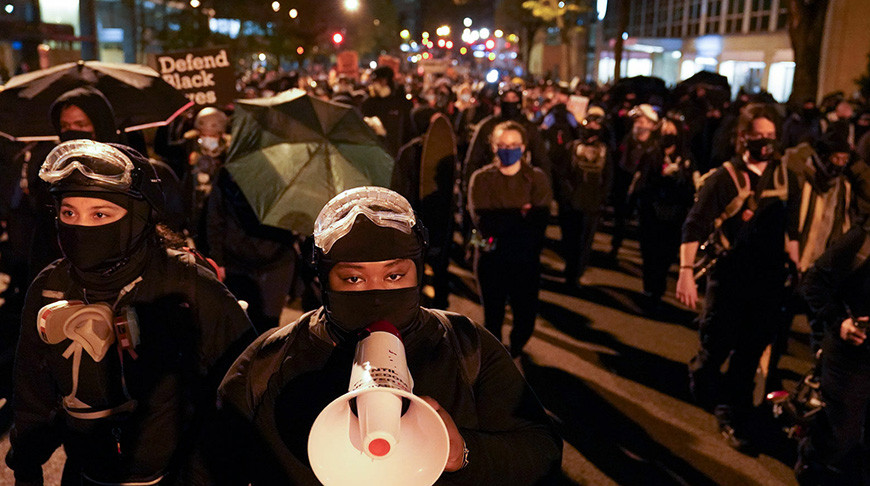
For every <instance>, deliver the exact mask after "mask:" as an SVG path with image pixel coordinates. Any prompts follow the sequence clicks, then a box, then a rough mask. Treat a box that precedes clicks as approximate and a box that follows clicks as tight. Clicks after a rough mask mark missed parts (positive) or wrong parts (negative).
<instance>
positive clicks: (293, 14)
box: [290, 8, 299, 19]
mask: <svg viewBox="0 0 870 486" xmlns="http://www.w3.org/2000/svg"><path fill="white" fill-rule="evenodd" d="M298 16H299V11H298V10H296V9H295V8H291V9H290V18H291V19H295V18H296V17H298Z"/></svg>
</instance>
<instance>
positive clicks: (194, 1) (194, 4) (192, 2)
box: [190, 0, 199, 8]
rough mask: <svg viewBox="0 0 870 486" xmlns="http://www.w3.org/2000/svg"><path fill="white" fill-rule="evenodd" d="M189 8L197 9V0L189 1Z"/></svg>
mask: <svg viewBox="0 0 870 486" xmlns="http://www.w3.org/2000/svg"><path fill="white" fill-rule="evenodd" d="M190 6H191V7H193V8H199V0H190Z"/></svg>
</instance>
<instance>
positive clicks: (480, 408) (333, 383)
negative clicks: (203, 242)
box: [212, 187, 562, 486]
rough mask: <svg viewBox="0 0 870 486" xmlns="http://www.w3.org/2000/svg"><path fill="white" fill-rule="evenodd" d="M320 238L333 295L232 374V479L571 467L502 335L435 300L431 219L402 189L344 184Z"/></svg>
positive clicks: (218, 443) (522, 476) (408, 477)
mask: <svg viewBox="0 0 870 486" xmlns="http://www.w3.org/2000/svg"><path fill="white" fill-rule="evenodd" d="M314 241H315V255H314V258H315V261H316V264H317V268H318V272H319V275H320V280H321V282H322V283H323V285H324V305H323V307H321V308H320V309H317V310H315V311H312V312H309V313H307V314H305V315H303V316H302V317H300V318H299V319H298V320H297V321H295V322H293V323H291V324H288V325H286V326H283V327H280V328H276V329H273V330H271V331H269V332H267V333H266V334H264V335H262V336H260V338H258V339H257V340H256V341H255V342H254V343H253V344H252V345H251V346H249V347H248V349H247V350H246V351H245V352H244V353H243V354H242V355H241V356H240V357H239V358H238V359H237V360H236V362H235V363H234V364H233V366H232V367H231V369H230V371H229V372H228V373H227V375H226V377H225V378H224V381H223V383H222V384H221V387H220V392H219V395H220V396H219V403H220V408H221V414H222V420H223V421H224V422H223V423H224V427H221V428H220V430H218V431H216V434H218V435H220V437H215V440H213V441H212V443H213V444H214V445H215V448H216V449H218V451H217V454H218V455H217V456H215V457H216V458H217V459H218V461H217V462H218V463H219V466H220V467H222V468H223V469H224V471H223V473H222V474H221V475H220V477H222V478H224V479H225V481H226V483H227V484H249V483H251V484H255V485H257V484H320V483H324V484H327V485H331V484H336V485H340V484H355V485H360V484H377V485H379V486H382V485H390V484H396V485H414V484H434V483H438V484H469V485H471V484H474V485H478V484H499V485H508V484H540V483H543V482H546V481H547V480H548V479H549V478H550V475H551V474H553V473H554V472H558V470H559V467H560V462H561V461H560V459H561V449H562V445H561V444H562V441H561V439H560V438H559V437H558V436H557V435H556V434H555V433H554V431H553V429H552V427H551V424H550V421H549V419H548V418H547V415H546V414H545V412H544V409H543V407H542V406H541V404H540V403H539V402H538V400H537V399H536V398H535V396H534V394H533V393H532V391H531V389H530V388H529V387H528V385H527V384H526V382H525V380H524V379H523V377H522V375H521V374H520V373H519V371H518V369H517V368H516V366H515V365H514V364H513V362H512V360H511V358H510V356H509V354H508V353H507V351H506V350H505V348H504V347H503V346H502V345H501V343H499V341H498V340H496V339H495V338H494V337H493V336H492V335H491V334H490V333H489V332H487V331H486V330H485V329H483V328H482V327H480V326H477V325H475V324H474V323H473V322H472V321H470V320H469V319H468V318H466V317H464V316H461V315H458V314H453V313H448V312H443V311H437V310H430V309H426V308H422V307H420V304H419V298H420V283H421V280H422V275H423V255H424V253H425V245H426V237H425V230H424V229H423V228H422V226H421V225H420V223H419V221H417V219H416V217H415V216H414V212H413V210H412V209H411V206H410V205H409V204H408V202H407V201H406V200H405V199H404V198H402V196H400V195H399V194H397V193H395V192H393V191H390V190H387V189H384V188H377V187H360V188H355V189H350V190H348V191H345V192H343V193H341V194H339V195H338V196H336V197H335V198H333V199H332V201H330V202H329V203H328V204H327V205H326V206H325V207H324V208H323V210H322V211H321V212H320V215H319V216H318V218H317V221H316V222H315V231H314ZM418 397H420V398H418Z"/></svg>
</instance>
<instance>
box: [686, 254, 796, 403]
mask: <svg viewBox="0 0 870 486" xmlns="http://www.w3.org/2000/svg"><path fill="white" fill-rule="evenodd" d="M723 263H724V265H723ZM728 263H731V262H721V261H720V265H719V266H717V267H715V268H714V269H713V272H712V274H711V275H710V280H709V281H708V283H707V292H706V295H705V301H706V302H705V305H704V313H703V314H702V316H701V324H700V329H699V337H700V349H699V350H698V354H697V355H695V357H694V358H692V360H691V362H690V363H689V375H690V379H691V383H690V385H691V387H692V392H693V393H694V395H695V398H696V399H697V400H698V401H699V402H700V403H701V404H702V405H704V406H707V407H713V406H715V407H716V409H717V412H720V411H721V412H722V413H721V414H719V413H717V416H720V415H721V416H722V417H724V416H729V415H731V413H732V412H734V413H735V414H738V415H740V414H743V413H744V412H746V413H748V412H750V411H751V410H752V393H753V388H754V380H755V371H756V369H757V368H758V362H759V360H760V358H761V355H762V353H763V352H764V348H765V347H767V345H768V344H770V343H771V341H772V340H773V336H774V334H775V333H776V330H777V327H778V326H779V323H780V322H781V317H780V314H781V312H782V294H783V283H784V279H783V278H778V274H780V275H781V274H782V273H783V272H781V271H779V272H777V269H776V268H775V267H774V268H768V269H767V270H768V271H752V270H751V269H750V268H747V267H745V266H734V265H728ZM726 359H728V360H729V364H728V370H727V372H726V373H725V375H724V376H723V375H722V374H721V371H720V369H721V367H722V365H723V364H724V363H725V360H726ZM722 417H720V419H721V418H722Z"/></svg>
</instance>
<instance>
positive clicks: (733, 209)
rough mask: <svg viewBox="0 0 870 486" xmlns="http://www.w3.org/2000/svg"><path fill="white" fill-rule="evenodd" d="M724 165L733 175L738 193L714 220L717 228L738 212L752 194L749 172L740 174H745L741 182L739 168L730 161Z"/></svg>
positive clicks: (732, 178)
mask: <svg viewBox="0 0 870 486" xmlns="http://www.w3.org/2000/svg"><path fill="white" fill-rule="evenodd" d="M722 167H724V168H725V170H726V171H727V172H728V175H729V176H731V181H733V182H734V187H735V188H736V189H737V195H736V196H734V199H732V200H731V202H729V203H728V204H727V205H726V206H725V210H724V211H722V214H720V215H719V217H718V218H716V219H715V220H714V221H713V225H714V227H715V228H718V227H720V226H722V223H724V222H725V220H727V219H728V218H730V217H732V216H734V215H735V214H737V212H738V211H740V208H742V207H743V203H745V202H746V200H747V199H748V198H749V196H750V195H751V194H752V186H751V184H750V181H749V174H747V173H746V172H741V173H740V175H742V176H743V183H742V184H741V183H740V178H739V177H738V173H737V169H736V168H735V167H734V164H732V163H731V162H730V161H727V162H725V163H724V164H722Z"/></svg>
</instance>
